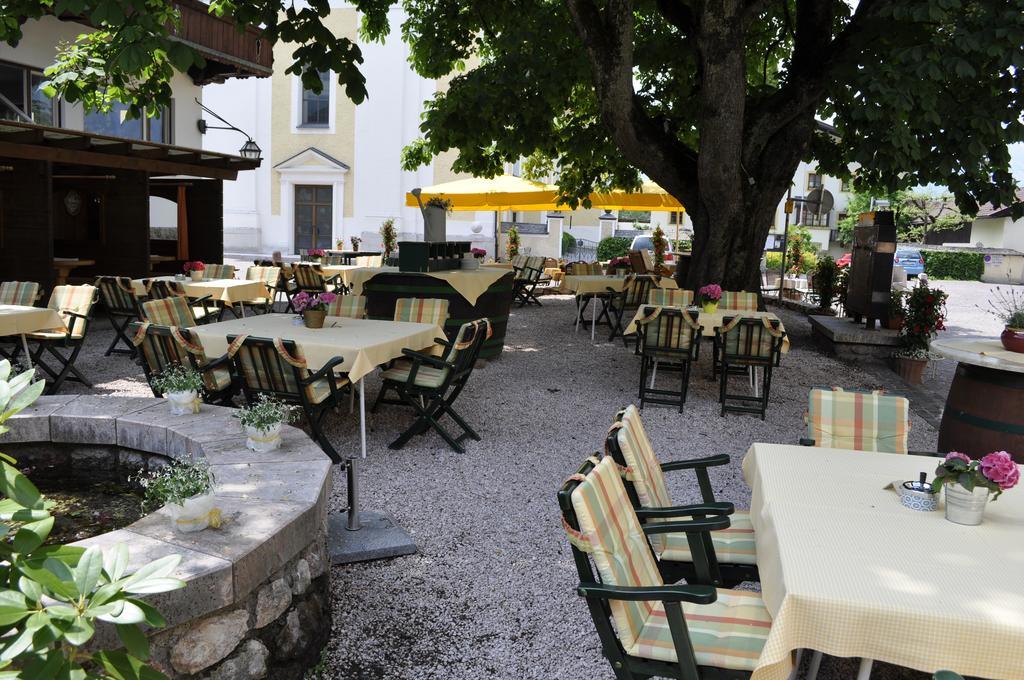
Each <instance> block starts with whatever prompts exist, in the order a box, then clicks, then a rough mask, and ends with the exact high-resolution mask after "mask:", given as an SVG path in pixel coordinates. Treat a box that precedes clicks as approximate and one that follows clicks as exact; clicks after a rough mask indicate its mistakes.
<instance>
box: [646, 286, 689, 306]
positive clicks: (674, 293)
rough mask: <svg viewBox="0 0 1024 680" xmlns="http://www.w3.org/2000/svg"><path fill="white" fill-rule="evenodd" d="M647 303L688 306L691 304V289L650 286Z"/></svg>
mask: <svg viewBox="0 0 1024 680" xmlns="http://www.w3.org/2000/svg"><path fill="white" fill-rule="evenodd" d="M647 304H649V305H657V306H658V307H689V306H690V305H691V304H693V291H692V290H680V289H678V288H651V290H650V292H649V293H647Z"/></svg>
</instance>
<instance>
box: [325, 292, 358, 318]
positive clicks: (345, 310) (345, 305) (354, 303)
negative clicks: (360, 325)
mask: <svg viewBox="0 0 1024 680" xmlns="http://www.w3.org/2000/svg"><path fill="white" fill-rule="evenodd" d="M327 316H344V317H347V318H349V319H362V318H364V317H365V316H366V296H364V295H339V296H337V297H336V298H334V299H333V300H332V301H331V304H329V305H327Z"/></svg>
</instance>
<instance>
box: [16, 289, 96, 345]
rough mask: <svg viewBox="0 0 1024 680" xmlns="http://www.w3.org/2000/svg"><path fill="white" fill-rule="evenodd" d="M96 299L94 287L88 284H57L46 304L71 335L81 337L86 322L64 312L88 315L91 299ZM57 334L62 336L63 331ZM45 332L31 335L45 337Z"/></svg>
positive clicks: (90, 308) (83, 333)
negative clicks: (54, 311) (53, 310)
mask: <svg viewBox="0 0 1024 680" xmlns="http://www.w3.org/2000/svg"><path fill="white" fill-rule="evenodd" d="M95 299H96V287H95V286H90V285H88V284H83V285H81V286H57V287H55V288H54V289H53V292H52V293H50V301H49V302H48V303H47V304H46V306H47V307H49V308H50V309H55V310H57V313H58V314H59V315H60V317H61V319H62V320H63V321H64V325H65V327H67V328H68V329H69V330H70V331H71V337H73V338H81V337H82V336H83V335H85V325H86V322H85V321H84V320H83V319H78V318H76V317H73V316H71V315H70V314H67V313H66V312H75V313H76V314H81V315H83V316H88V315H89V312H90V311H91V310H92V303H93V300H95ZM57 335H60V336H63V335H64V334H63V333H58V334H57ZM46 336H47V334H46V333H35V334H33V335H32V337H36V338H42V337H46Z"/></svg>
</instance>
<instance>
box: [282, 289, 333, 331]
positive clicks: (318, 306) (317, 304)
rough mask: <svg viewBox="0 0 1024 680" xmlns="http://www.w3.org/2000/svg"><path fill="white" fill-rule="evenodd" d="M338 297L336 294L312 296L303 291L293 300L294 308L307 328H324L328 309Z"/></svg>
mask: <svg viewBox="0 0 1024 680" xmlns="http://www.w3.org/2000/svg"><path fill="white" fill-rule="evenodd" d="M337 297H338V296H337V295H335V294H334V293H317V294H313V295H310V294H309V293H307V292H305V291H302V292H301V293H296V295H295V297H293V298H292V308H294V309H295V311H296V312H298V313H299V314H301V315H302V322H303V323H304V324H306V328H323V327H324V319H325V318H326V317H327V308H328V307H329V306H330V304H331V303H332V302H334V300H335V299H336V298H337Z"/></svg>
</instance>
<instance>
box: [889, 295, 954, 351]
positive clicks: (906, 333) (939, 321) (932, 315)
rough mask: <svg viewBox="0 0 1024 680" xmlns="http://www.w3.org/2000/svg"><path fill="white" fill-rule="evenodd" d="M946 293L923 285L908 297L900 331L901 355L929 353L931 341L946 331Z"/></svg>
mask: <svg viewBox="0 0 1024 680" xmlns="http://www.w3.org/2000/svg"><path fill="white" fill-rule="evenodd" d="M946 297H947V294H946V292H945V291H942V290H939V289H938V288H929V287H928V286H927V285H924V284H921V285H919V286H918V287H917V288H915V289H913V290H912V291H910V294H909V295H907V297H906V305H907V316H906V319H905V320H904V322H903V330H902V331H900V341H901V344H902V345H903V350H902V351H901V354H908V355H909V354H914V355H919V354H921V353H927V351H928V347H929V345H930V344H931V339H932V338H933V337H935V334H936V333H938V332H939V331H942V330H945V329H946V325H945V322H946Z"/></svg>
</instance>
